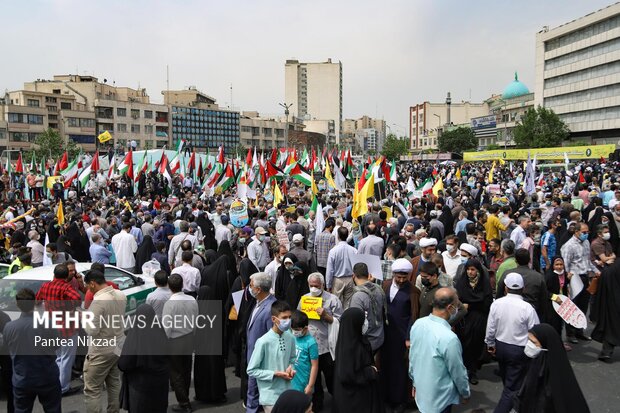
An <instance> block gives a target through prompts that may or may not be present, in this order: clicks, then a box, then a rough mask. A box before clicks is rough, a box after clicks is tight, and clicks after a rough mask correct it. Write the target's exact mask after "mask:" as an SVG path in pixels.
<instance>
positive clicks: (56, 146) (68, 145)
mask: <svg viewBox="0 0 620 413" xmlns="http://www.w3.org/2000/svg"><path fill="white" fill-rule="evenodd" d="M34 146H35V147H34V148H33V149H32V150H30V151H28V152H26V153H25V154H24V155H25V157H24V159H31V157H32V152H33V151H34V153H35V156H36V158H37V159H42V158H45V159H47V158H49V157H51V158H52V159H54V160H57V159H59V158H60V157H61V156H62V155H63V154H64V153H65V151H67V153H68V154H69V159H70V160H71V159H72V158H74V157H75V156H77V154H78V153H79V152H80V147H79V146H78V145H76V143H75V142H73V141H72V140H71V139H69V140H68V141H67V142H65V140H64V139H63V137H62V136H60V133H58V131H57V130H54V129H52V128H48V129H47V130H46V131H45V132H43V133H41V134H39V135H38V136H37V138H36V139H35V141H34Z"/></svg>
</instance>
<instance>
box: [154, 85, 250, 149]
mask: <svg viewBox="0 0 620 413" xmlns="http://www.w3.org/2000/svg"><path fill="white" fill-rule="evenodd" d="M162 94H163V95H164V103H166V104H167V105H169V107H170V113H171V129H172V141H173V142H177V141H178V140H179V139H184V140H185V141H187V142H188V143H190V144H191V146H192V147H194V148H196V149H216V148H218V147H219V146H220V145H223V146H224V149H225V150H226V152H227V153H232V150H233V149H234V148H235V146H237V145H238V144H239V112H236V111H230V110H224V109H220V108H219V106H218V105H217V103H216V102H215V99H214V98H212V97H210V96H208V95H206V94H204V93H202V92H200V91H198V90H197V89H196V88H195V87H193V86H192V87H190V88H188V89H186V90H168V91H163V92H162Z"/></svg>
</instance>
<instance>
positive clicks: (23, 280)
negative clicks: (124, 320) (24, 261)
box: [0, 263, 155, 319]
mask: <svg viewBox="0 0 620 413" xmlns="http://www.w3.org/2000/svg"><path fill="white" fill-rule="evenodd" d="M90 266H91V263H76V264H75V269H76V271H77V272H78V273H80V274H82V276H85V275H86V274H88V272H89V271H90ZM54 267H55V265H46V266H43V267H38V268H33V269H31V270H26V271H19V272H17V273H15V274H11V275H7V276H6V277H4V278H2V279H0V310H2V311H4V312H6V313H7V314H8V315H9V316H10V317H11V319H16V318H17V317H19V309H18V308H17V305H16V303H15V294H17V292H18V291H19V290H21V289H22V288H30V289H31V290H32V291H34V292H35V294H36V293H37V292H38V291H39V289H40V288H41V285H43V283H45V282H47V281H51V280H52V279H53V278H54ZM105 279H106V281H112V282H114V283H115V284H116V285H117V286H118V288H119V289H120V290H121V291H122V292H123V293H124V294H125V295H126V296H127V314H131V313H133V312H134V311H135V310H136V308H137V307H138V306H139V305H140V304H142V303H144V302H145V301H146V296H147V295H148V294H149V293H150V292H151V291H153V290H154V289H155V283H154V282H153V280H152V279H149V278H147V279H143V278H142V277H138V276H136V275H134V274H131V273H129V272H127V271H125V270H122V269H120V268H117V267H114V266H113V265H106V266H105Z"/></svg>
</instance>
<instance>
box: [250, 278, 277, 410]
mask: <svg viewBox="0 0 620 413" xmlns="http://www.w3.org/2000/svg"><path fill="white" fill-rule="evenodd" d="M247 288H248V291H249V293H250V295H252V297H254V298H255V299H256V304H255V305H254V308H253V309H251V315H250V319H249V321H248V325H247V327H246V337H247V344H246V346H247V349H246V354H245V356H246V359H245V360H248V361H249V360H251V358H252V354H253V353H254V347H255V345H256V342H257V340H258V339H259V338H260V337H262V336H263V335H264V334H265V333H266V332H267V331H269V329H270V328H272V327H273V325H274V323H273V321H272V319H271V307H272V304H273V303H274V302H276V298H275V297H274V296H273V295H271V294H270V293H269V290H270V289H271V277H270V276H269V275H268V274H267V273H264V272H257V273H256V274H253V275H252V276H250V285H249V286H248V287H247ZM245 406H246V412H247V413H257V412H258V408H259V400H258V385H257V383H256V378H254V377H252V376H249V377H248V393H247V397H246V400H245Z"/></svg>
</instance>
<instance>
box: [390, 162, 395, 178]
mask: <svg viewBox="0 0 620 413" xmlns="http://www.w3.org/2000/svg"><path fill="white" fill-rule="evenodd" d="M389 177H390V182H396V161H392V167H391V168H390V175H389Z"/></svg>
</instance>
